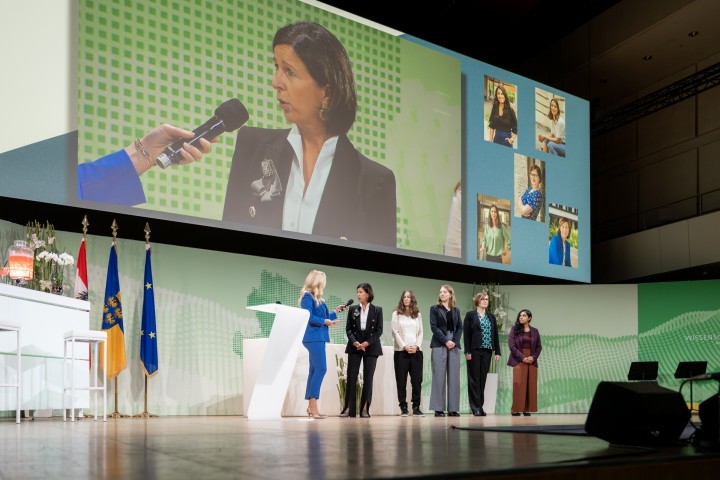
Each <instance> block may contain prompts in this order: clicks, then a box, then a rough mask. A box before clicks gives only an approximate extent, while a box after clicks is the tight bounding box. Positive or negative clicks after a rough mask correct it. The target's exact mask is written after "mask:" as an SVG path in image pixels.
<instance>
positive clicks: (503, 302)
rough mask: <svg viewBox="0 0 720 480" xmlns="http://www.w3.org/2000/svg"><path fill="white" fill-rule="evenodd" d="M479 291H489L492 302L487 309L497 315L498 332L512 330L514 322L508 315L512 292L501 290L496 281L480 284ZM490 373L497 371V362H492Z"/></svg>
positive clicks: (502, 332)
mask: <svg viewBox="0 0 720 480" xmlns="http://www.w3.org/2000/svg"><path fill="white" fill-rule="evenodd" d="M478 287H479V291H481V292H482V291H484V292H487V294H488V298H489V300H490V302H489V303H488V308H487V311H488V312H491V313H492V314H493V315H495V321H496V322H497V324H496V326H497V330H498V334H499V335H502V334H504V333H507V332H509V331H510V328H511V327H512V322H511V320H510V318H509V316H508V311H509V310H510V294H509V293H507V292H501V291H500V290H499V289H498V287H499V285H498V284H496V283H487V284H481V285H478ZM474 296H475V289H473V297H474ZM490 373H497V362H495V361H492V362H490Z"/></svg>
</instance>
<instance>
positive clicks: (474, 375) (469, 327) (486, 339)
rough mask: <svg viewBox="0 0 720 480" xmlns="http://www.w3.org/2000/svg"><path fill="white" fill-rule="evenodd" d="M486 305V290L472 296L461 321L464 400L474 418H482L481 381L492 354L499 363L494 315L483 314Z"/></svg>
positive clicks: (483, 381)
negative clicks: (466, 387)
mask: <svg viewBox="0 0 720 480" xmlns="http://www.w3.org/2000/svg"><path fill="white" fill-rule="evenodd" d="M489 302H490V297H489V296H488V292H487V291H484V290H483V291H482V292H479V293H476V294H475V296H474V297H473V303H474V304H475V309H474V310H470V311H469V312H467V313H466V314H465V321H464V322H463V332H464V335H465V336H464V337H463V341H464V343H465V360H467V378H468V400H469V401H470V410H472V413H473V415H475V416H476V417H484V416H485V415H486V413H485V410H484V409H483V404H484V403H485V380H487V374H488V371H489V370H490V360H491V358H492V356H493V352H495V361H496V362H497V361H499V360H500V340H499V338H498V331H497V320H496V319H495V315H493V314H492V313H490V312H487V311H486V309H487V307H488V304H489Z"/></svg>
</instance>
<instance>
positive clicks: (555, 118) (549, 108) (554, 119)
mask: <svg viewBox="0 0 720 480" xmlns="http://www.w3.org/2000/svg"><path fill="white" fill-rule="evenodd" d="M553 103H554V104H555V107H556V108H557V117H553V114H552V104H553ZM548 118H549V119H550V120H553V121H556V120H557V119H558V118H560V102H558V101H557V99H555V98H551V99H550V107H548Z"/></svg>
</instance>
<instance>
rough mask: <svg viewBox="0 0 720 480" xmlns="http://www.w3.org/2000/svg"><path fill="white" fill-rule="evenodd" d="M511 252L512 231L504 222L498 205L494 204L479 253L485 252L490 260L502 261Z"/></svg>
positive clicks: (486, 257)
mask: <svg viewBox="0 0 720 480" xmlns="http://www.w3.org/2000/svg"><path fill="white" fill-rule="evenodd" d="M509 252H510V232H509V231H508V229H507V227H505V225H504V224H503V223H502V219H501V218H500V214H499V213H498V208H497V205H492V206H491V207H490V215H489V218H488V223H487V225H485V228H484V230H483V237H482V241H481V245H480V252H479V253H480V254H481V255H482V254H483V253H485V259H486V260H487V261H488V262H495V263H502V258H503V257H504V256H505V255H507V254H508V253H509Z"/></svg>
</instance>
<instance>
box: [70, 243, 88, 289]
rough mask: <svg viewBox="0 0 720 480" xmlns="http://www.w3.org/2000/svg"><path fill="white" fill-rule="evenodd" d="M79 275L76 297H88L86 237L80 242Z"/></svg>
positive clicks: (76, 281)
mask: <svg viewBox="0 0 720 480" xmlns="http://www.w3.org/2000/svg"><path fill="white" fill-rule="evenodd" d="M76 265H77V276H76V277H75V293H74V294H73V297H74V298H77V299H80V300H87V299H88V274H87V261H86V260H85V239H84V238H83V239H82V242H80V251H79V252H78V256H77V264H76Z"/></svg>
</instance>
